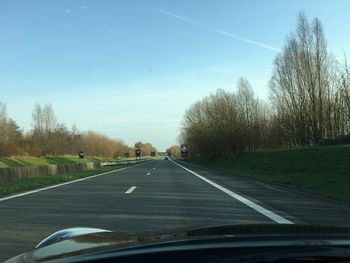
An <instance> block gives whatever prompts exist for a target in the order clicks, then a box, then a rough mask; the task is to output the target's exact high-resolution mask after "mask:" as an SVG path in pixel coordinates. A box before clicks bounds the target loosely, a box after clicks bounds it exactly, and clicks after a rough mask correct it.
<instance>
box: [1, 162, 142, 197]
mask: <svg viewBox="0 0 350 263" xmlns="http://www.w3.org/2000/svg"><path fill="white" fill-rule="evenodd" d="M141 164H144V162H142V163H139V164H135V165H132V166H128V167H124V168H120V169H116V170H113V171H109V172H105V173H101V174H96V175H91V176H88V177H84V178H81V179H77V180H74V181H69V182H65V183H61V184H55V185H51V186H48V187H43V188H39V189H36V190H32V191H28V192H24V193H20V194H15V195H10V196H7V197H2V198H0V202H2V201H6V200H10V199H14V198H17V197H21V196H25V195H30V194H35V193H38V192H41V191H46V190H49V189H53V188H56V187H60V186H64V185H67V184H74V183H77V182H81V181H85V180H88V179H91V178H95V177H98V176H102V175H106V174H110V173H115V172H119V171H122V170H125V169H129V168H131V167H135V166H139V165H141Z"/></svg>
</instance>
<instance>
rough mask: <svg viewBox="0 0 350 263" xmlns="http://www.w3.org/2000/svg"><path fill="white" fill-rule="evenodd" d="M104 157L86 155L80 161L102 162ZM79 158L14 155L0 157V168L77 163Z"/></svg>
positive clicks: (104, 159)
mask: <svg viewBox="0 0 350 263" xmlns="http://www.w3.org/2000/svg"><path fill="white" fill-rule="evenodd" d="M106 160H107V159H106V158H101V157H86V158H84V159H81V160H80V161H81V162H103V161H106ZM78 162H79V158H78V157H77V156H44V157H31V156H14V157H0V168H4V167H21V166H34V165H50V164H69V163H78Z"/></svg>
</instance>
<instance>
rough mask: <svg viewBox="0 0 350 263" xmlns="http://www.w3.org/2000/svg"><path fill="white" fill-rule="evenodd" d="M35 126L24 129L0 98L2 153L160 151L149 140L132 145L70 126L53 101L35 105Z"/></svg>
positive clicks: (67, 153)
mask: <svg viewBox="0 0 350 263" xmlns="http://www.w3.org/2000/svg"><path fill="white" fill-rule="evenodd" d="M32 119H33V122H32V127H33V128H32V130H31V131H30V132H28V133H24V132H23V131H22V130H21V129H20V127H19V126H18V125H17V124H16V122H15V121H14V120H12V119H11V118H9V117H8V116H7V113H6V105H5V104H3V103H1V102H0V156H11V155H31V156H45V155H76V154H77V153H78V151H80V150H83V151H84V152H86V154H88V155H90V156H102V157H108V158H109V157H119V156H124V155H125V154H126V153H128V154H129V156H131V157H132V156H135V148H140V149H141V151H142V154H143V155H144V156H147V155H150V153H151V151H157V149H156V148H155V147H153V145H152V144H150V143H145V144H144V143H142V142H138V143H136V144H135V147H129V146H128V145H126V144H125V143H124V142H123V141H121V140H114V139H111V138H108V137H107V136H105V135H103V134H100V133H96V132H93V131H87V132H80V131H79V130H78V129H77V127H76V126H75V125H74V126H73V127H72V128H71V129H68V128H67V127H66V126H65V125H64V124H63V123H59V122H58V121H57V118H56V116H55V114H54V111H53V108H52V106H51V104H47V105H44V106H43V107H42V106H41V105H40V104H36V105H35V106H34V110H33V114H32Z"/></svg>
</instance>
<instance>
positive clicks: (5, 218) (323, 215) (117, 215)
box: [0, 160, 350, 260]
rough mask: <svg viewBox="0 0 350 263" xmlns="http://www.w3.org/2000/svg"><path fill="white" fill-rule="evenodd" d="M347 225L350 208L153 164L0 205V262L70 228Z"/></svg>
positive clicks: (167, 163) (127, 230)
mask: <svg viewBox="0 0 350 263" xmlns="http://www.w3.org/2000/svg"><path fill="white" fill-rule="evenodd" d="M349 222H350V208H349V207H348V206H345V205H342V204H340V203H335V202H331V201H326V200H321V199H319V198H317V197H314V196H310V195H306V194H303V193H300V192H297V191H292V190H287V189H284V188H281V187H276V186H271V185H268V184H264V183H260V182H256V181H252V180H250V179H247V178H244V177H240V176H234V175H228V174H224V173H220V172H217V171H213V170H210V169H207V168H204V167H200V166H195V165H189V164H185V163H183V162H178V163H175V162H173V161H172V160H152V161H148V162H144V163H141V164H137V165H134V166H132V167H128V168H126V169H122V170H119V171H114V172H108V173H106V174H103V175H100V176H95V177H91V178H88V179H84V180H80V181H78V182H73V183H68V184H64V185H62V186H59V187H55V188H50V189H46V190H42V191H37V192H33V193H29V194H25V195H20V196H12V197H11V198H10V199H6V198H0V260H4V259H7V258H9V257H12V256H15V255H17V254H20V253H23V252H25V251H28V250H31V249H33V248H34V246H35V245H36V244H37V243H38V242H39V241H40V240H42V239H43V238H45V237H46V236H48V235H50V234H51V233H53V232H55V231H57V230H60V229H64V228H70V227H77V226H81V227H96V228H104V229H109V230H112V231H115V232H117V233H121V234H138V233H142V234H147V233H157V232H166V231H170V230H174V229H186V228H194V227H202V226H209V225H219V224H250V223H262V224H266V223H276V224H278V223H284V224H298V223H304V224H323V225H324V224H331V225H349Z"/></svg>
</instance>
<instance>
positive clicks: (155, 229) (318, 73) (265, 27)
mask: <svg viewBox="0 0 350 263" xmlns="http://www.w3.org/2000/svg"><path fill="white" fill-rule="evenodd" d="M349 10H350V1H347V0H337V1H331V0H329V1H327V0H324V1H319V0H309V1H303V0H295V1H277V0H264V1H261V0H250V1H244V0H237V1H231V0H221V1H215V0H206V1H196V0H186V1H185V0H183V1H168V0H166V1H160V0H144V1H136V0H134V1H126V0H120V1H119V0H118V1H108V0H104V1H98V0H62V1H45V0H32V1H25V0H2V1H0V260H5V259H8V258H10V257H13V256H16V255H18V254H21V253H24V252H26V251H29V250H33V249H34V248H35V246H36V245H37V244H38V243H39V242H40V241H42V240H43V239H45V238H47V237H48V236H49V235H51V234H52V233H54V232H56V231H59V230H63V229H68V228H74V227H84V228H97V229H105V230H109V231H112V232H114V233H116V234H117V235H120V236H123V235H133V236H141V235H149V234H150V235H155V234H157V233H170V232H172V231H177V230H182V231H187V230H191V229H197V228H205V227H213V226H222V225H235V226H237V225H254V226H255V227H254V228H252V229H251V231H250V232H251V234H254V233H255V232H254V231H255V230H256V229H257V228H256V226H259V227H260V228H261V229H264V227H265V226H266V227H267V226H271V225H312V226H325V225H327V226H350V66H349V64H348V63H349V62H348V58H349V54H350V49H349V47H350V31H349V25H350V16H349ZM256 231H257V232H259V231H260V230H256ZM86 232H89V231H88V230H86V229H85V230H84V231H83V232H82V233H86Z"/></svg>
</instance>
